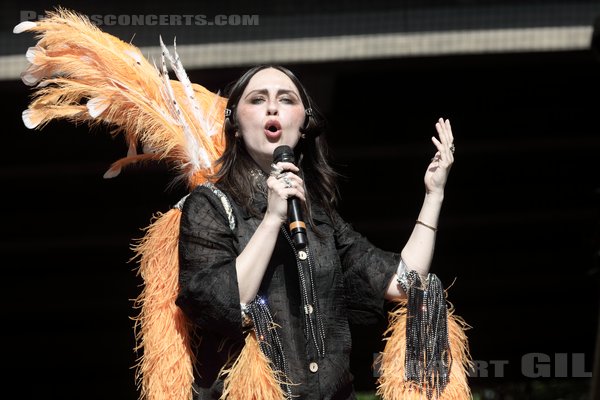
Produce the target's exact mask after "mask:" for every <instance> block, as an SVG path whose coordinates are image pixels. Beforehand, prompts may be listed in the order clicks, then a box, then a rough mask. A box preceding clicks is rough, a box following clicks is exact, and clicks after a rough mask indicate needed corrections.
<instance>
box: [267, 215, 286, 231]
mask: <svg viewBox="0 0 600 400" xmlns="http://www.w3.org/2000/svg"><path fill="white" fill-rule="evenodd" d="M283 222H284V221H282V220H281V218H279V216H277V215H275V214H273V213H270V212H268V211H267V212H266V213H265V216H264V217H263V220H262V225H264V226H265V227H268V228H271V229H275V230H279V228H280V227H281V224H283Z"/></svg>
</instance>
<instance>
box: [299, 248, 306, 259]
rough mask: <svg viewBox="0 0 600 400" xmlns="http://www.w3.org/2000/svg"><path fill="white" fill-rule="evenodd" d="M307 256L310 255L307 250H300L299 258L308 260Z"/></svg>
mask: <svg viewBox="0 0 600 400" xmlns="http://www.w3.org/2000/svg"><path fill="white" fill-rule="evenodd" d="M306 257H308V256H307V255H306V252H305V251H304V250H300V251H299V252H298V258H299V259H301V260H306Z"/></svg>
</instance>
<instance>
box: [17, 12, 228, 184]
mask: <svg viewBox="0 0 600 400" xmlns="http://www.w3.org/2000/svg"><path fill="white" fill-rule="evenodd" d="M13 31H14V32H15V33H21V32H25V31H27V32H33V33H35V34H36V37H37V39H39V40H38V42H37V44H36V45H35V46H33V47H30V48H29V49H28V50H27V53H26V57H27V60H28V61H29V63H30V64H29V67H28V68H27V69H26V70H25V71H24V72H23V73H22V75H21V78H22V80H23V82H24V83H25V84H27V85H29V86H33V87H34V97H33V100H32V101H31V103H30V105H29V107H28V109H27V110H25V111H24V112H23V122H24V123H25V126H27V127H28V128H30V129H36V128H37V129H39V128H42V127H43V126H44V125H45V124H47V123H48V122H49V121H51V120H53V119H66V120H69V121H72V122H76V123H81V122H87V123H89V124H90V125H96V124H102V123H104V124H106V125H108V126H110V127H112V128H113V131H112V133H113V134H114V135H117V134H123V135H124V136H125V140H126V143H127V145H128V147H129V152H128V155H127V156H126V157H124V158H123V159H121V160H119V161H118V162H116V163H115V164H113V165H112V166H111V168H110V169H109V170H108V171H107V173H106V174H105V177H107V178H110V177H114V176H116V175H118V174H119V172H120V170H121V169H122V168H123V167H124V166H126V165H129V164H132V163H135V162H138V161H142V160H148V159H160V160H166V161H167V162H168V163H170V164H171V165H172V166H173V167H175V169H176V170H177V171H178V172H179V178H181V179H185V180H186V183H188V184H189V186H190V187H194V186H195V185H197V184H199V183H202V182H203V181H205V180H206V176H207V175H208V173H211V172H214V171H213V163H214V161H215V160H216V159H217V158H218V156H219V155H220V154H221V152H222V151H223V145H224V141H223V137H222V124H223V112H224V109H225V104H226V99H225V98H224V97H221V96H219V94H218V93H213V92H211V91H209V90H207V89H206V88H204V87H203V86H200V85H198V84H193V83H191V82H190V80H189V79H188V77H187V75H186V73H185V71H184V69H183V67H182V65H181V62H180V61H179V57H178V55H177V52H176V49H175V50H174V54H173V55H171V53H170V52H169V50H168V49H167V47H166V46H165V45H164V44H163V43H162V40H161V46H162V57H161V63H160V66H156V65H155V64H151V63H150V62H149V61H148V60H147V59H146V58H145V57H144V56H143V55H142V53H141V51H140V50H139V49H138V48H137V47H135V46H133V45H131V44H129V43H126V42H123V41H122V40H120V39H118V38H116V37H114V36H112V35H110V34H107V33H105V32H103V31H101V30H100V29H99V28H97V27H96V26H95V25H94V24H92V23H91V22H90V20H89V19H88V18H87V17H85V16H82V15H80V14H77V13H75V12H72V11H69V10H66V9H63V8H58V9H57V10H56V11H52V12H48V13H47V15H46V17H45V18H42V19H41V20H39V21H36V22H33V21H25V22H21V23H20V24H18V25H17V26H16V27H15V28H14V30H13ZM167 62H168V63H169V64H170V66H171V67H172V69H173V71H174V72H175V74H176V76H177V78H178V80H173V79H170V78H169V71H168V69H167ZM139 147H141V148H143V149H144V153H145V154H137V151H136V150H137V148H139Z"/></svg>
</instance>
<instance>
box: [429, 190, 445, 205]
mask: <svg viewBox="0 0 600 400" xmlns="http://www.w3.org/2000/svg"><path fill="white" fill-rule="evenodd" d="M425 201H427V202H431V203H442V202H443V201H444V192H443V191H441V192H427V193H425Z"/></svg>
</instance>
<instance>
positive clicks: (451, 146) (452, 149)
mask: <svg viewBox="0 0 600 400" xmlns="http://www.w3.org/2000/svg"><path fill="white" fill-rule="evenodd" d="M454 150H456V148H455V147H454V144H451V145H450V151H451V152H452V154H454Z"/></svg>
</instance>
